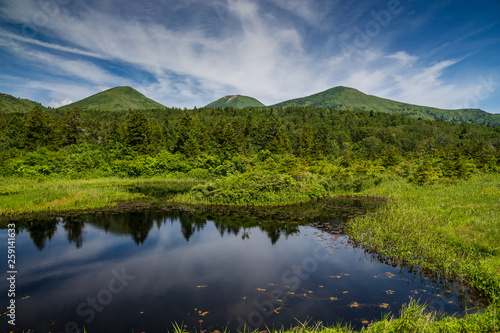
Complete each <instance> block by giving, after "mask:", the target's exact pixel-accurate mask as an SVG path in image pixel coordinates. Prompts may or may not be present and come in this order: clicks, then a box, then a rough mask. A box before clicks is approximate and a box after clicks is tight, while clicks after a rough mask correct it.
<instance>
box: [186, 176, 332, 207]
mask: <svg viewBox="0 0 500 333" xmlns="http://www.w3.org/2000/svg"><path fill="white" fill-rule="evenodd" d="M326 194H327V193H326V190H325V189H324V187H322V186H321V185H319V184H317V183H316V182H315V181H314V180H313V178H311V179H308V180H307V181H302V182H297V181H296V180H294V179H293V177H291V176H289V175H284V174H278V173H273V172H266V171H258V172H247V173H244V174H241V175H231V176H228V177H225V178H221V179H218V180H216V181H214V182H209V183H207V184H204V185H198V186H196V187H194V188H193V189H192V191H191V194H190V199H191V200H192V201H194V202H199V203H210V204H219V205H253V206H258V205H269V204H289V203H295V202H302V201H305V200H312V199H318V198H322V197H324V196H326Z"/></svg>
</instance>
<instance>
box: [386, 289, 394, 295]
mask: <svg viewBox="0 0 500 333" xmlns="http://www.w3.org/2000/svg"><path fill="white" fill-rule="evenodd" d="M385 293H386V294H387V295H392V294H394V290H390V289H387V290H386V291H385Z"/></svg>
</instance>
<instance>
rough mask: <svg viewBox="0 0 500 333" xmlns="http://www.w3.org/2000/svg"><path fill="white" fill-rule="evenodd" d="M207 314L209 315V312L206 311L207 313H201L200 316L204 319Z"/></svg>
mask: <svg viewBox="0 0 500 333" xmlns="http://www.w3.org/2000/svg"><path fill="white" fill-rule="evenodd" d="M207 314H208V311H205V312H202V313H199V315H200V316H202V317H205V316H206V315H207Z"/></svg>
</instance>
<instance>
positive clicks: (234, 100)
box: [205, 95, 265, 109]
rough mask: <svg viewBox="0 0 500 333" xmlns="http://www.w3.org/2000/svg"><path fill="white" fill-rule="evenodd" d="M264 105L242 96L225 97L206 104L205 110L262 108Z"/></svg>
mask: <svg viewBox="0 0 500 333" xmlns="http://www.w3.org/2000/svg"><path fill="white" fill-rule="evenodd" d="M264 106H265V105H264V104H262V103H261V102H259V101H258V100H256V99H255V98H253V97H248V96H242V95H227V96H224V97H222V98H219V99H218V100H216V101H214V102H212V103H210V104H208V105H206V106H205V108H211V109H215V108H224V107H233V108H236V109H244V108H251V107H264Z"/></svg>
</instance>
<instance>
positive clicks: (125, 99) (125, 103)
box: [60, 87, 165, 111]
mask: <svg viewBox="0 0 500 333" xmlns="http://www.w3.org/2000/svg"><path fill="white" fill-rule="evenodd" d="M75 106H77V107H79V108H80V109H82V110H106V111H123V110H147V109H159V108H164V107H165V106H163V105H162V104H160V103H158V102H155V101H153V100H152V99H150V98H147V97H146V96H144V95H143V94H141V93H140V92H138V91H137V90H135V89H134V88H131V87H115V88H111V89H108V90H105V91H103V92H100V93H97V94H95V95H92V96H89V97H87V98H84V99H82V100H80V101H77V102H75V103H71V104H68V105H65V106H62V107H60V109H62V110H72V109H73V108H74V107H75Z"/></svg>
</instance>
